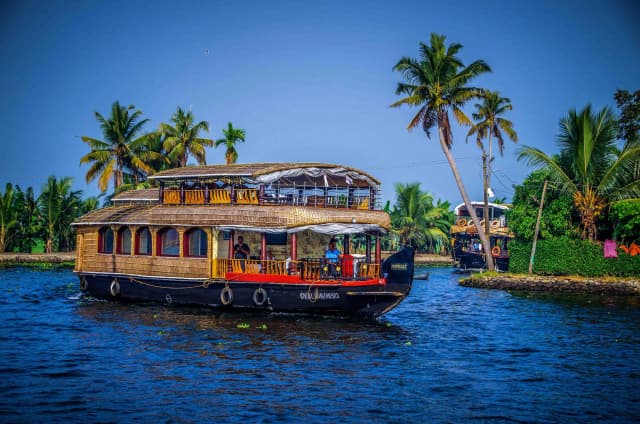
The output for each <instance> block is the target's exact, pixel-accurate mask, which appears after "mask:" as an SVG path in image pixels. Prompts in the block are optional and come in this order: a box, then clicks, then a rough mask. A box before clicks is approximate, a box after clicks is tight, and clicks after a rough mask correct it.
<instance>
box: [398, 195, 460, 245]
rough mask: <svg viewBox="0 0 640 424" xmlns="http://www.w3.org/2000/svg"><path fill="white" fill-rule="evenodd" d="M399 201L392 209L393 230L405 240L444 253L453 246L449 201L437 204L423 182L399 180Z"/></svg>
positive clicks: (452, 217) (401, 240)
mask: <svg viewBox="0 0 640 424" xmlns="http://www.w3.org/2000/svg"><path fill="white" fill-rule="evenodd" d="M395 189H396V204H395V205H394V206H393V209H392V210H391V226H392V233H393V235H394V236H395V237H396V239H397V241H398V242H400V243H402V244H408V245H411V246H415V247H417V248H418V249H420V250H424V251H428V252H436V253H440V252H441V251H442V250H443V249H447V248H448V247H449V242H448V234H449V228H450V227H451V225H452V224H453V221H454V218H455V217H454V215H453V211H451V210H450V208H451V205H450V204H449V202H442V201H440V200H438V202H437V203H436V204H435V205H434V204H433V196H431V194H429V193H426V192H423V191H422V190H420V183H408V184H396V187H395Z"/></svg>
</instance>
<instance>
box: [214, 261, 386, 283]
mask: <svg viewBox="0 0 640 424" xmlns="http://www.w3.org/2000/svg"><path fill="white" fill-rule="evenodd" d="M287 266H288V268H287ZM228 272H233V273H238V274H270V275H299V276H300V278H301V279H302V280H327V279H345V280H353V279H358V280H363V279H374V278H378V276H379V275H380V264H372V263H365V262H363V263H357V265H356V267H355V269H354V264H353V263H351V264H349V263H348V262H343V261H342V260H341V261H338V262H337V263H330V262H328V261H327V260H326V259H323V258H312V259H303V260H300V261H262V260H258V259H213V264H212V278H225V277H226V275H227V273H228Z"/></svg>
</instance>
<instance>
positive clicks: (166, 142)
mask: <svg viewBox="0 0 640 424" xmlns="http://www.w3.org/2000/svg"><path fill="white" fill-rule="evenodd" d="M171 122H172V123H173V126H171V125H169V124H164V123H163V124H160V130H159V132H160V134H161V135H162V137H163V146H164V149H165V150H166V151H167V156H168V157H169V159H170V160H171V164H172V165H173V166H177V167H184V166H187V159H188V157H189V155H192V156H193V157H194V158H195V159H196V161H197V162H198V164H200V165H206V164H207V158H206V157H207V154H206V151H205V149H204V148H205V147H211V146H213V140H211V139H208V138H202V137H200V132H202V131H204V132H209V123H208V122H207V121H200V122H197V123H196V122H195V116H194V115H193V112H191V111H188V112H187V111H185V110H184V109H182V108H180V107H178V109H177V110H176V112H175V113H174V114H173V116H172V117H171Z"/></svg>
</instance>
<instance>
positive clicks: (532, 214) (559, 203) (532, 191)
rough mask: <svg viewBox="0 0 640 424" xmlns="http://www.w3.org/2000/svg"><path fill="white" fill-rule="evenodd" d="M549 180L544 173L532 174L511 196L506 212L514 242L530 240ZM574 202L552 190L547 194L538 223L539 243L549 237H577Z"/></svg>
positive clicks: (535, 172) (517, 186) (536, 172)
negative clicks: (510, 205) (509, 207)
mask: <svg viewBox="0 0 640 424" xmlns="http://www.w3.org/2000/svg"><path fill="white" fill-rule="evenodd" d="M547 177H548V174H547V173H546V172H545V171H542V170H540V171H534V172H532V173H531V174H529V176H527V178H526V179H525V180H524V181H523V182H522V184H520V185H516V186H515V187H514V188H515V190H514V195H513V207H512V208H511V210H509V211H507V219H508V221H509V228H510V229H511V231H513V232H514V233H515V235H516V239H518V240H521V241H525V240H532V239H533V233H534V230H535V225H536V219H537V217H538V209H539V207H540V200H541V196H542V186H543V185H544V180H545V179H546V178H547ZM572 211H573V201H572V199H571V197H569V196H567V195H563V194H560V193H559V192H557V191H554V190H549V189H548V190H547V194H546V196H545V199H544V209H543V210H542V218H541V220H540V235H539V237H540V238H542V239H545V238H550V237H577V235H578V230H577V228H576V226H575V224H573V221H574V220H573V217H572Z"/></svg>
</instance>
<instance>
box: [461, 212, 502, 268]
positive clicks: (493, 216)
mask: <svg viewBox="0 0 640 424" xmlns="http://www.w3.org/2000/svg"><path fill="white" fill-rule="evenodd" d="M471 205H472V207H473V208H474V209H475V212H476V215H477V216H478V219H480V223H481V226H482V228H483V229H484V228H485V219H488V220H489V221H490V233H489V242H490V244H491V252H490V254H491V256H492V257H493V262H494V264H495V268H496V271H508V270H509V248H508V242H509V240H511V239H512V238H513V233H511V232H510V231H509V226H508V223H507V217H506V212H507V211H508V210H509V206H508V205H502V204H496V203H489V216H488V217H485V216H484V203H483V202H471ZM454 213H455V216H456V221H455V224H454V225H453V226H452V227H451V245H452V255H453V261H454V264H455V266H456V267H457V268H458V269H459V270H461V271H466V270H482V269H486V268H487V263H486V257H485V252H483V251H482V243H481V242H480V237H479V236H478V232H477V229H476V227H475V225H474V224H473V221H472V220H471V217H470V215H469V212H468V211H467V207H466V206H465V204H464V203H462V204H460V205H458V206H456V207H455V208H454Z"/></svg>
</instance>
